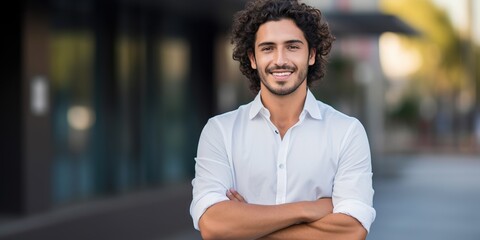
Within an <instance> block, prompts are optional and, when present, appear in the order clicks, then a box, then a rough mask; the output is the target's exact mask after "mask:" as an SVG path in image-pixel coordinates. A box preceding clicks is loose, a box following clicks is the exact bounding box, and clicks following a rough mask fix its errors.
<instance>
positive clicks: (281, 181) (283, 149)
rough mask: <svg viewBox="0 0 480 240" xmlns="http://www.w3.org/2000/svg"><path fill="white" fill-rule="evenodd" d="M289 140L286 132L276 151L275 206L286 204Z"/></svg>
mask: <svg viewBox="0 0 480 240" xmlns="http://www.w3.org/2000/svg"><path fill="white" fill-rule="evenodd" d="M289 140H290V134H289V133H288V132H287V134H285V136H284V138H283V141H281V142H280V148H279V150H278V157H277V197H276V202H277V204H282V203H285V202H286V195H287V169H286V163H287V161H286V160H287V154H288V145H289Z"/></svg>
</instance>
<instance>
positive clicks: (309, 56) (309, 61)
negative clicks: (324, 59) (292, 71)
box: [308, 48, 317, 66]
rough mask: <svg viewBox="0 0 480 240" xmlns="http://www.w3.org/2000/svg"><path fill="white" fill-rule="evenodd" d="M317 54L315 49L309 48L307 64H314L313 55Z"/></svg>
mask: <svg viewBox="0 0 480 240" xmlns="http://www.w3.org/2000/svg"><path fill="white" fill-rule="evenodd" d="M316 56H317V49H316V48H311V49H310V52H309V53H308V65H309V66H312V65H313V64H315V57H316Z"/></svg>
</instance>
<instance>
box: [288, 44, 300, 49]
mask: <svg viewBox="0 0 480 240" xmlns="http://www.w3.org/2000/svg"><path fill="white" fill-rule="evenodd" d="M287 48H288V49H289V50H298V49H300V47H299V46H298V45H289V46H288V47H287Z"/></svg>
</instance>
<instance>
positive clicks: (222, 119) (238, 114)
mask: <svg viewBox="0 0 480 240" xmlns="http://www.w3.org/2000/svg"><path fill="white" fill-rule="evenodd" d="M251 104H252V103H248V104H245V105H241V106H240V107H238V108H237V109H235V110H232V111H228V112H225V113H221V114H218V115H215V116H213V117H211V118H210V119H209V120H208V122H207V126H208V125H215V126H216V127H220V128H230V127H233V126H234V125H235V123H236V122H238V121H239V120H245V119H248V114H249V110H250V107H251Z"/></svg>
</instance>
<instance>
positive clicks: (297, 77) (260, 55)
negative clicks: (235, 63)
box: [249, 19, 315, 96]
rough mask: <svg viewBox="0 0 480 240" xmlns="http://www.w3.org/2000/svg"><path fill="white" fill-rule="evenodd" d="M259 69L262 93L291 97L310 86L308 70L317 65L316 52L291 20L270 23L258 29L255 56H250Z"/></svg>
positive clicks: (254, 66) (251, 61) (253, 65)
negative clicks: (289, 95)
mask: <svg viewBox="0 0 480 240" xmlns="http://www.w3.org/2000/svg"><path fill="white" fill-rule="evenodd" d="M249 58H250V63H251V66H252V68H254V69H257V71H258V75H259V77H260V81H261V84H260V89H261V90H262V91H269V92H271V93H273V94H275V95H280V96H284V95H288V94H291V93H293V92H295V91H296V90H297V89H298V87H300V86H301V85H305V86H306V81H305V80H306V79H307V72H308V66H309V65H313V64H314V63H315V49H311V50H310V51H309V49H308V43H307V40H306V39H305V36H304V34H303V32H302V30H301V29H300V28H298V27H297V25H296V24H295V22H294V21H293V20H290V19H282V20H279V21H269V22H266V23H264V24H262V25H260V27H259V28H258V31H257V35H256V40H255V46H254V53H249Z"/></svg>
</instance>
